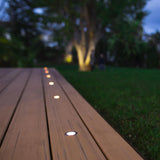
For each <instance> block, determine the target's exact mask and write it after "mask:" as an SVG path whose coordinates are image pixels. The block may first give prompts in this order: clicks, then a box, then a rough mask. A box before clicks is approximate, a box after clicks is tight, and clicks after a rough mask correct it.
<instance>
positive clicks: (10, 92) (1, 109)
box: [0, 70, 31, 142]
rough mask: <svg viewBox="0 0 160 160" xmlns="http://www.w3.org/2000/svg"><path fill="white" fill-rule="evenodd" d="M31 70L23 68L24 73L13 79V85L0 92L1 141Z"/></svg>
mask: <svg viewBox="0 0 160 160" xmlns="http://www.w3.org/2000/svg"><path fill="white" fill-rule="evenodd" d="M30 72H31V71H30V70H23V73H22V74H20V75H19V76H18V77H17V78H16V79H15V81H13V83H12V85H9V86H8V87H7V88H6V89H5V90H4V92H2V93H1V94H0V142H1V141H2V138H3V136H4V134H5V132H6V129H7V127H8V125H9V122H10V119H11V117H12V114H13V112H14V110H15V108H16V105H17V103H18V100H19V98H20V95H21V93H22V91H23V88H24V86H25V83H26V81H27V78H28V77H29V73H30Z"/></svg>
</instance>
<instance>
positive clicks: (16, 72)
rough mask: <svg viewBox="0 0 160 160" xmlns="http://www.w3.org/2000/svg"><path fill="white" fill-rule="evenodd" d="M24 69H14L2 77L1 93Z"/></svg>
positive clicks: (0, 81)
mask: <svg viewBox="0 0 160 160" xmlns="http://www.w3.org/2000/svg"><path fill="white" fill-rule="evenodd" d="M21 71H22V69H19V68H18V69H14V70H13V71H12V72H11V73H9V74H7V75H6V76H5V77H3V78H1V79H0V93H1V92H2V91H3V90H4V89H5V88H6V87H7V86H8V85H9V84H11V83H12V81H13V80H14V79H15V78H16V77H17V76H18V75H19V74H20V72H21Z"/></svg>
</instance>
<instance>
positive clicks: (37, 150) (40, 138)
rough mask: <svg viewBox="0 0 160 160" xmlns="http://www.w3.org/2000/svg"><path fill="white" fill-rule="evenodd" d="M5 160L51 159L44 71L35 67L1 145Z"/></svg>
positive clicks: (0, 154) (1, 157)
mask: <svg viewBox="0 0 160 160" xmlns="http://www.w3.org/2000/svg"><path fill="white" fill-rule="evenodd" d="M0 159H1V160H50V152H49V141H48V134H47V125H46V117H45V108H44V99H43V93H42V84H41V75H40V70H39V69H35V70H33V72H32V75H31V78H30V80H29V82H28V85H27V87H26V89H25V92H24V94H23V96H22V98H21V100H20V102H19V105H18V108H17V110H16V112H15V115H14V117H13V120H12V122H11V125H10V127H9V129H8V132H7V134H6V136H5V139H4V142H3V143H2V146H1V148H0Z"/></svg>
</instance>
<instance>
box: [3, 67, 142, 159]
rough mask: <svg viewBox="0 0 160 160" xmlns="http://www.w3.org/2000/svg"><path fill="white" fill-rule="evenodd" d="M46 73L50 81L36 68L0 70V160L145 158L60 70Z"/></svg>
mask: <svg viewBox="0 0 160 160" xmlns="http://www.w3.org/2000/svg"><path fill="white" fill-rule="evenodd" d="M47 71H49V74H50V75H51V77H50V78H47V77H46V73H45V71H44V70H43V69H40V68H39V69H38V68H35V69H5V68H4V69H0V75H1V77H0V160H142V159H143V158H141V156H140V155H139V154H137V152H136V151H135V150H134V149H133V148H132V147H131V146H130V145H129V144H128V143H127V142H126V141H125V140H124V139H123V138H122V137H121V136H120V135H119V134H118V133H117V132H116V131H115V130H114V129H113V128H112V127H111V126H110V125H109V124H108V123H107V122H106V121H105V120H104V119H103V118H102V117H101V116H100V115H99V114H98V113H97V112H96V111H95V110H94V109H93V107H92V106H91V105H90V104H89V103H88V102H87V101H86V100H85V99H84V98H83V97H82V96H81V95H80V94H79V93H78V92H77V91H76V90H75V89H74V88H73V86H72V85H71V84H69V83H68V82H67V81H66V80H65V79H64V77H63V76H62V75H61V74H60V73H59V72H58V71H56V70H55V69H53V68H51V69H49V70H47ZM50 81H53V82H54V85H49V82H50ZM55 95H59V96H60V99H54V98H53V97H54V96H55ZM67 131H76V132H77V133H78V134H77V135H75V136H66V135H65V133H66V132H67Z"/></svg>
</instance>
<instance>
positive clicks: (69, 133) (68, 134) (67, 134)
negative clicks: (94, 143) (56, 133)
mask: <svg viewBox="0 0 160 160" xmlns="http://www.w3.org/2000/svg"><path fill="white" fill-rule="evenodd" d="M76 134H77V132H75V131H69V132H66V133H65V135H66V136H75V135H76Z"/></svg>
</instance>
